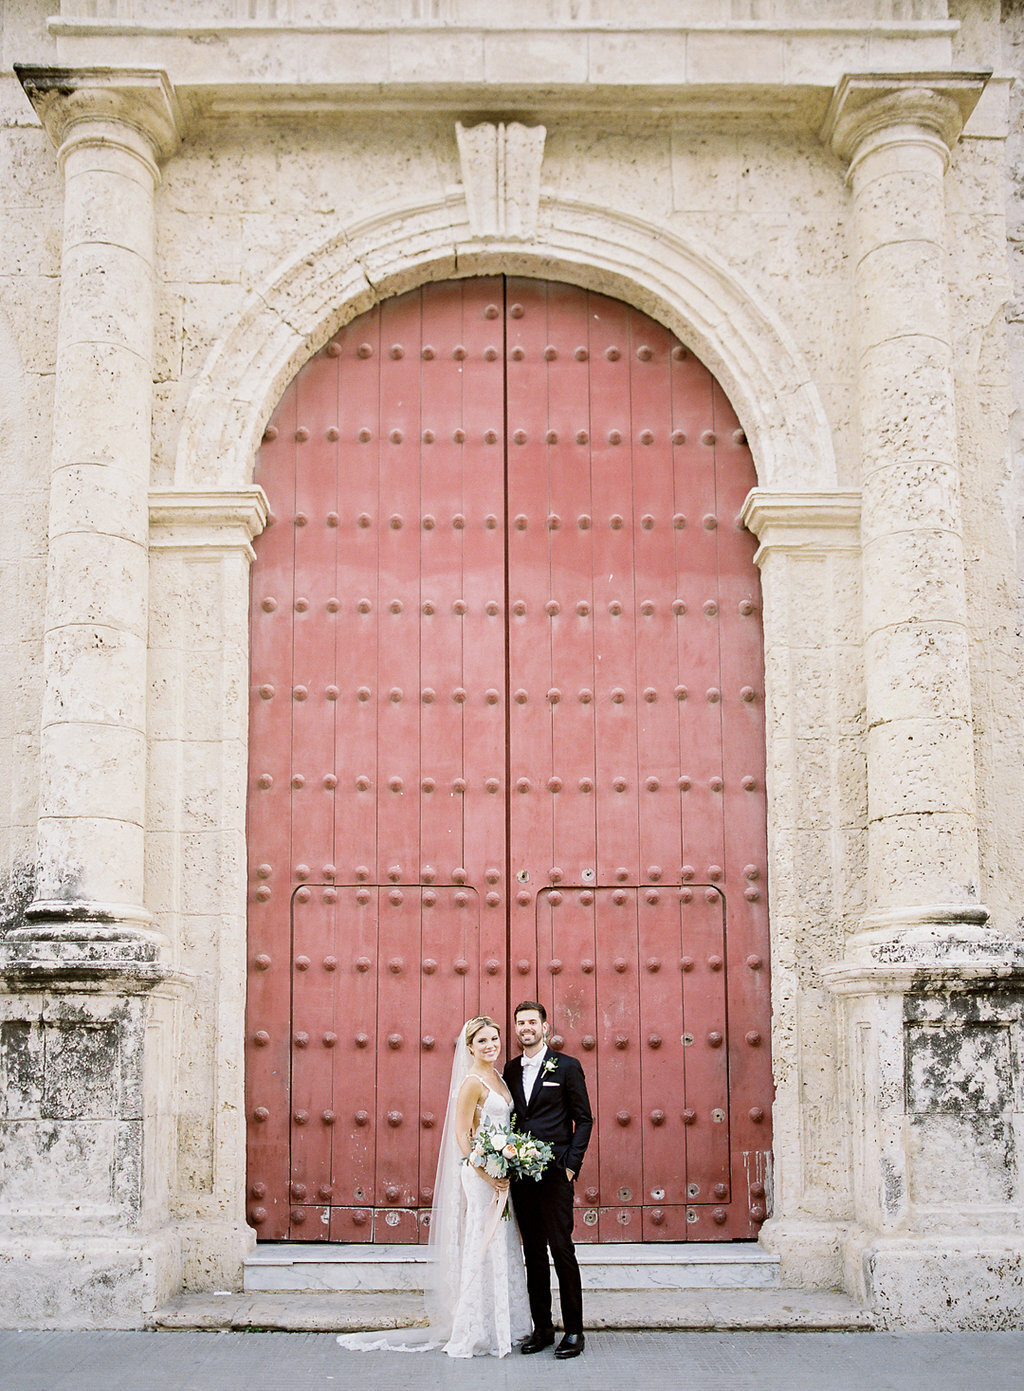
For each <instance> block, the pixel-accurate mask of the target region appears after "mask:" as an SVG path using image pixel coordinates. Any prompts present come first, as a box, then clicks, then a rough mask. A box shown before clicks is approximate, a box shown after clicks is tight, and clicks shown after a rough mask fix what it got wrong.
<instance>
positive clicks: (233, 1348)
mask: <svg viewBox="0 0 1024 1391" xmlns="http://www.w3.org/2000/svg"><path fill="white" fill-rule="evenodd" d="M484 1386H486V1387H487V1391H523V1388H524V1387H526V1386H537V1387H538V1388H541V1389H542V1391H624V1388H628V1391H1024V1333H863V1332H862V1333H710V1332H709V1333H694V1332H687V1333H651V1332H648V1333H616V1332H597V1333H593V1334H588V1340H587V1350H586V1352H585V1354H584V1355H583V1356H582V1357H580V1358H578V1359H576V1360H575V1361H571V1362H556V1361H554V1360H553V1359H552V1358H551V1357H550V1356H549V1355H548V1354H546V1353H542V1354H540V1355H538V1356H536V1357H532V1358H529V1359H527V1358H523V1357H521V1356H520V1355H518V1354H516V1353H513V1354H512V1355H511V1356H510V1357H506V1358H504V1359H502V1360H501V1361H498V1360H491V1359H481V1358H474V1359H471V1360H468V1361H458V1362H457V1361H452V1360H451V1359H449V1358H447V1357H445V1356H444V1354H443V1353H439V1352H432V1353H422V1354H419V1355H411V1354H406V1355H403V1354H401V1353H358V1352H343V1351H342V1350H341V1349H340V1348H339V1347H338V1346H337V1344H336V1342H335V1340H334V1336H333V1334H330V1333H201V1332H179V1333H114V1332H107V1333H17V1332H3V1331H0V1387H2V1388H3V1391H421V1388H430V1391H434V1388H436V1389H437V1391H480V1388H481V1387H484Z"/></svg>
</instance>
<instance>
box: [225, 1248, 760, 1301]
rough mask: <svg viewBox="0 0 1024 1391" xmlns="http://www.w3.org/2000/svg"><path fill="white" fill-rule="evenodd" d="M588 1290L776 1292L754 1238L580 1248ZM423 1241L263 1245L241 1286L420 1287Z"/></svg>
mask: <svg viewBox="0 0 1024 1391" xmlns="http://www.w3.org/2000/svg"><path fill="white" fill-rule="evenodd" d="M576 1254H577V1256H578V1258H579V1263H580V1273H581V1275H582V1277H583V1288H584V1289H585V1290H591V1291H593V1290H695V1289H701V1290H703V1289H748V1290H749V1289H761V1290H763V1289H775V1288H777V1287H778V1284H779V1269H778V1267H779V1262H778V1257H777V1256H773V1255H770V1254H769V1253H768V1252H767V1251H762V1250H761V1248H760V1247H759V1246H758V1245H756V1243H754V1242H708V1243H697V1242H693V1243H686V1242H679V1243H672V1242H657V1243H655V1242H651V1243H650V1244H646V1245H640V1244H633V1243H629V1242H622V1243H615V1244H608V1245H604V1246H598V1245H593V1246H591V1245H581V1246H577V1248H576ZM427 1261H428V1256H427V1251H426V1248H425V1247H422V1246H372V1245H361V1246H360V1245H351V1246H345V1245H340V1244H329V1243H326V1242H316V1243H313V1242H265V1243H261V1244H260V1245H259V1246H257V1247H256V1249H255V1250H254V1251H253V1252H252V1254H251V1255H249V1256H248V1257H247V1258H246V1261H245V1268H244V1276H243V1290H244V1291H245V1293H247V1294H253V1293H255V1292H257V1291H271V1290H277V1291H283V1290H296V1291H306V1292H312V1291H316V1290H338V1291H341V1290H359V1291H362V1292H364V1293H366V1294H374V1293H382V1292H386V1291H397V1290H403V1291H409V1292H414V1291H419V1290H422V1289H423V1282H424V1273H425V1271H426V1267H427Z"/></svg>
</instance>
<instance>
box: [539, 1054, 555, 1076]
mask: <svg viewBox="0 0 1024 1391" xmlns="http://www.w3.org/2000/svg"><path fill="white" fill-rule="evenodd" d="M557 1071H558V1059H557V1058H548V1060H547V1061H546V1062H545V1064H544V1066H543V1067H542V1068H541V1072H543V1073H544V1076H545V1077H550V1076H551V1074H552V1073H553V1072H557Z"/></svg>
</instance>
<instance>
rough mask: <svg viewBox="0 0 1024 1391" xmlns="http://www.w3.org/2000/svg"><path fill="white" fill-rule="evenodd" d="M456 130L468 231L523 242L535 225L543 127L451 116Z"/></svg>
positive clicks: (538, 198) (544, 133) (534, 229)
mask: <svg viewBox="0 0 1024 1391" xmlns="http://www.w3.org/2000/svg"><path fill="white" fill-rule="evenodd" d="M455 135H456V138H457V140H458V143H459V160H460V163H461V166H462V184H463V187H464V188H465V190H466V210H467V212H468V214H469V225H470V230H471V231H472V233H473V235H474V236H475V237H481V238H501V239H502V240H504V241H528V240H529V239H530V238H531V237H532V236H533V235H534V233H535V232H536V230H537V209H538V207H539V205H540V167H541V164H542V162H543V159H544V140H545V137H546V135H547V131H546V129H545V128H544V126H524V125H520V124H519V123H518V122H517V121H510V122H509V123H507V124H506V123H505V122H504V121H499V122H498V123H497V124H495V123H494V122H493V121H485V122H484V123H483V124H481V125H478V126H469V127H467V126H464V125H463V124H462V123H461V122H460V121H456V123H455Z"/></svg>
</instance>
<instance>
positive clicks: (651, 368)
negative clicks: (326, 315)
mask: <svg viewBox="0 0 1024 1391" xmlns="http://www.w3.org/2000/svg"><path fill="white" fill-rule="evenodd" d="M257 480H258V481H259V482H261V483H262V484H263V486H264V488H265V489H266V491H267V494H268V497H269V499H270V503H271V509H272V515H273V522H272V524H271V525H270V526H268V528H267V530H266V531H265V532H264V534H263V536H262V537H260V538H259V541H258V543H257V560H256V564H255V566H254V570H253V603H252V637H251V641H252V682H251V727H250V800H249V858H250V910H249V911H250V928H249V936H250V952H249V957H250V972H249V995H248V1024H247V1035H246V1050H247V1076H246V1087H247V1111H248V1120H249V1177H248V1198H249V1202H248V1212H249V1220H250V1222H252V1224H253V1225H254V1226H255V1227H256V1229H257V1232H258V1234H259V1235H260V1237H262V1238H263V1239H273V1238H283V1237H290V1238H292V1239H296V1238H299V1239H330V1240H333V1241H371V1240H373V1241H378V1242H381V1241H391V1242H409V1241H416V1240H418V1239H421V1238H422V1236H423V1233H424V1227H425V1217H426V1213H427V1212H428V1210H429V1206H430V1199H431V1184H432V1179H433V1169H434V1165H435V1162H436V1147H437V1139H438V1133H439V1128H440V1122H441V1119H442V1117H443V1112H444V1102H445V1090H446V1080H447V1076H448V1072H449V1068H450V1061H451V1046H452V1040H453V1038H454V1035H455V1032H456V1030H457V1028H458V1025H459V1023H460V1022H461V1021H462V1020H463V1019H465V1018H466V1017H468V1016H469V1015H471V1014H474V1013H476V1012H477V1011H478V1010H483V1011H486V1012H488V1013H492V1014H494V1015H496V1017H498V1018H499V1019H502V1020H505V1019H506V1018H507V1016H508V1012H509V1009H510V1008H511V1007H512V1006H514V1004H515V1003H516V1001H517V1000H519V999H521V998H524V997H530V996H536V997H537V998H539V999H540V1000H542V1001H543V1002H544V1003H545V1004H546V1005H547V1007H548V1009H549V1011H550V1016H551V1024H552V1033H553V1045H554V1046H555V1047H558V1048H563V1047H564V1048H565V1049H567V1050H568V1051H570V1052H572V1053H574V1054H576V1055H577V1056H579V1057H580V1058H581V1059H582V1060H583V1062H584V1065H585V1067H586V1069H587V1073H588V1078H589V1082H590V1088H591V1096H592V1100H593V1103H594V1107H595V1113H596V1116H597V1125H596V1127H595V1133H594V1139H593V1141H592V1145H591V1150H590V1152H589V1154H588V1158H587V1163H586V1167H585V1169H584V1172H583V1176H582V1180H581V1183H580V1185H579V1190H580V1191H579V1193H578V1196H577V1202H578V1204H579V1206H580V1208H581V1209H582V1213H581V1221H580V1223H579V1224H578V1228H577V1231H578V1235H579V1237H580V1238H581V1239H584V1240H585V1239H588V1237H589V1238H590V1239H598V1240H602V1241H616V1240H620V1241H621V1240H625V1241H637V1240H677V1241H678V1240H684V1239H698V1240H701V1239H702V1240H712V1239H722V1238H723V1237H746V1236H752V1235H755V1234H756V1232H757V1229H758V1225H759V1223H760V1221H761V1220H763V1218H764V1216H765V1211H766V1204H767V1197H766V1190H767V1189H768V1186H769V1173H768V1166H769V1154H770V1137H769V1117H770V1105H771V1095H772V1090H771V1072H770V1062H769V1057H768V1026H769V999H768V981H767V954H768V953H767V948H768V937H767V931H768V928H767V905H766V902H765V874H766V847H765V802H764V722H763V664H762V656H761V625H760V602H759V587H758V577H757V571H756V569H755V567H754V565H753V561H752V555H753V540H752V538H751V536H750V535H749V533H747V532H746V531H745V530H744V529H743V528H742V527H741V525H740V524H739V522H738V521H737V516H738V513H739V510H740V506H741V504H742V501H743V498H744V496H745V495H746V492H747V491H748V489H749V488H750V487H751V486H752V485H753V483H754V475H753V468H752V463H751V459H750V454H749V450H748V449H747V447H746V442H745V440H744V438H743V434H742V431H741V430H740V428H739V424H738V422H737V420H736V418H735V416H734V414H733V412H732V410H731V408H730V406H729V403H728V401H727V400H726V399H725V397H724V395H723V394H722V392H721V390H720V389H719V388H718V386H717V384H716V383H715V381H714V379H713V378H712V377H711V376H710V374H709V373H708V372H707V370H706V369H705V368H704V367H703V366H702V365H701V364H700V363H699V362H698V361H697V360H696V359H694V358H693V357H692V355H690V354H689V353H688V352H687V351H686V349H685V348H684V347H683V346H682V345H681V344H679V343H678V342H677V341H676V340H675V339H674V338H673V337H672V335H671V334H669V333H668V332H667V331H666V330H665V329H664V328H662V327H661V326H660V325H658V324H656V323H655V322H653V321H652V320H650V319H649V318H647V317H646V316H644V315H642V314H640V313H639V312H638V311H636V310H634V309H631V308H629V307H628V306H626V305H624V304H621V303H619V302H617V301H614V300H610V299H608V298H606V297H603V296H600V295H596V294H592V293H589V292H587V291H584V290H579V289H576V288H573V287H569V286H564V285H556V284H547V283H545V282H542V281H533V280H505V279H504V278H502V277H496V278H490V279H478V280H463V281H454V282H446V283H443V284H439V285H433V286H427V287H424V288H423V289H421V290H417V291H414V292H412V293H410V294H408V295H404V296H401V297H400V298H397V299H394V300H389V301H386V302H384V303H382V304H381V305H380V306H378V307H377V308H376V309H375V310H373V311H371V312H370V313H369V314H367V315H365V316H363V317H362V318H360V319H358V320H356V321H355V322H353V323H352V324H350V325H348V327H347V328H346V329H344V330H343V331H342V332H340V333H339V334H338V335H337V336H336V337H335V338H334V339H333V340H332V342H331V343H329V344H328V345H327V347H326V348H325V349H324V350H323V351H322V352H321V353H318V354H317V355H316V356H315V357H314V358H313V359H311V360H310V362H309V363H307V365H306V366H305V367H304V368H303V369H302V371H301V372H300V373H299V375H298V377H297V378H296V380H295V381H294V382H293V384H292V386H291V387H290V388H289V390H288V392H287V393H286V395H285V397H284V399H283V401H282V402H281V405H280V406H279V408H278V410H277V412H276V413H275V416H274V419H273V421H272V423H271V425H270V427H269V428H268V430H267V435H266V440H265V443H264V446H263V449H262V451H261V455H260V460H259V466H258V472H257Z"/></svg>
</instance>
